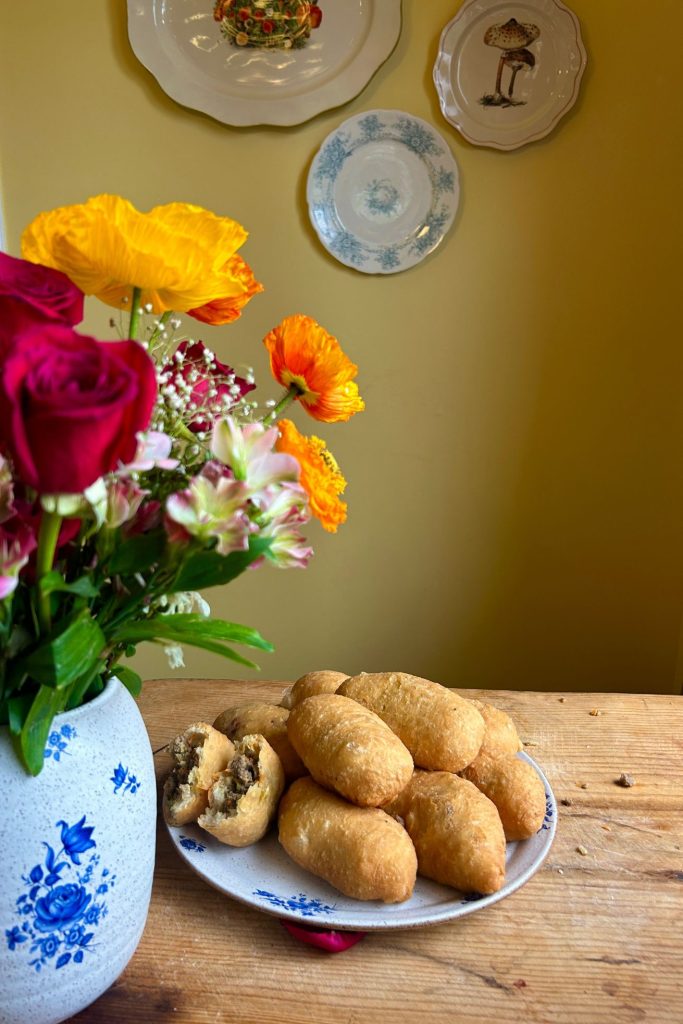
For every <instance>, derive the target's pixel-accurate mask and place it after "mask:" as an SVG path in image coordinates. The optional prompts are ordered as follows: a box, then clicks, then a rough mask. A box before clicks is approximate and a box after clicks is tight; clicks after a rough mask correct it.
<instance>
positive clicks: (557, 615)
mask: <svg viewBox="0 0 683 1024" xmlns="http://www.w3.org/2000/svg"><path fill="white" fill-rule="evenodd" d="M328 2H336V3H341V2H343V0H328ZM208 3H210V0H207V4H208ZM323 6H324V5H323ZM457 7H458V4H457V3H455V2H453V0H429V2H419V0H405V2H404V25H403V31H402V35H401V39H400V42H399V44H398V47H397V49H396V50H395V52H394V53H393V55H392V56H391V58H390V59H389V60H388V61H387V63H386V64H385V65H384V66H383V67H382V68H381V69H380V70H379V72H378V73H377V74H376V76H375V77H374V78H373V79H372V81H371V82H370V84H369V85H368V86H367V87H366V89H365V90H364V91H363V92H362V94H361V95H360V96H359V97H358V98H357V99H355V100H354V101H353V102H351V103H349V104H347V105H346V106H345V107H343V108H340V109H336V110H331V111H328V112H326V113H324V114H322V115H320V116H318V117H316V118H315V119H314V120H312V121H310V122H308V123H306V124H304V125H301V126H298V127H294V128H291V129H277V128H267V127H262V128H261V127H257V128H248V129H234V128H230V127H228V126H226V125H223V124H220V123H217V122H215V121H213V120H211V119H210V118H209V117H207V116H204V115H203V114H200V113H196V112H193V111H191V110H187V109H184V108H183V107H181V106H178V105H177V104H176V103H174V102H173V101H172V100H170V99H169V98H168V97H167V96H166V95H165V93H164V92H163V91H162V90H161V88H160V87H159V86H158V85H157V84H156V81H155V80H154V79H153V78H152V77H151V76H150V75H149V74H148V73H147V71H146V70H145V69H144V68H143V67H142V66H141V64H139V63H138V61H137V60H136V58H135V57H134V55H133V53H132V51H131V49H130V45H129V43H128V38H127V29H126V5H125V3H123V2H122V0H117V2H114V0H109V2H93V0H56V2H54V3H52V4H50V5H46V4H45V3H44V2H42V0H41V2H38V0H22V2H21V3H10V2H7V0H5V2H4V3H3V4H2V5H1V6H0V46H1V53H0V76H1V78H2V82H3V101H2V111H1V113H0V125H1V127H0V159H1V161H2V164H1V167H2V193H3V196H4V205H5V220H6V239H7V247H8V249H9V251H10V252H12V253H15V254H17V253H18V252H19V236H20V233H21V230H22V228H23V226H24V225H25V224H26V223H28V221H30V220H31V219H32V217H33V216H34V215H35V214H36V213H37V212H38V211H40V210H43V209H47V208H51V207H53V206H58V205H63V204H66V203H73V202H79V201H82V200H84V199H86V198H87V197H88V196H89V195H93V194H95V193H98V192H106V191H109V192H116V193H119V194H121V195H124V196H126V197H127V198H129V199H130V200H132V201H133V202H134V203H135V204H136V205H137V206H139V207H140V208H142V209H147V208H149V207H151V206H153V205H156V204H158V203H163V202H169V201H172V200H183V201H189V202H194V203H198V204H200V205H203V206H206V207H208V208H210V209H212V210H214V211H215V212H216V213H220V214H225V215H230V216H232V217H234V218H235V219H237V220H239V221H241V222H242V223H243V224H244V225H245V226H246V227H247V228H248V230H249V231H250V233H251V234H250V239H249V241H248V242H247V244H246V246H245V247H244V249H243V250H242V252H243V255H244V256H245V258H246V259H247V260H248V261H249V262H250V263H251V265H252V266H253V268H254V269H255V272H256V274H257V276H258V277H259V278H260V279H261V280H262V281H263V282H265V284H266V288H267V291H266V292H265V293H264V294H263V295H262V296H259V297H257V298H256V299H255V300H254V301H253V302H252V304H251V305H250V306H249V307H248V309H247V311H246V313H245V315H244V316H243V318H242V320H241V321H240V322H239V323H237V324H236V325H233V326H231V327H225V328H219V329H213V330H211V329H208V330H207V331H206V332H205V340H207V342H209V343H211V344H213V345H214V346H215V347H216V348H217V350H218V352H219V355H220V358H222V359H225V360H232V361H233V362H237V363H245V362H247V363H250V364H252V365H253V366H254V367H255V370H256V374H257V379H258V380H260V382H261V385H262V389H261V390H262V397H267V396H269V395H270V394H271V393H272V394H275V393H276V391H275V389H274V388H273V389H272V392H271V389H270V387H269V379H268V369H267V361H266V358H265V352H264V350H263V346H262V344H261V339H262V338H263V336H264V334H265V333H266V332H267V331H268V330H269V329H270V328H271V327H272V326H274V325H275V324H276V323H277V322H278V321H279V320H280V319H281V318H282V317H283V316H284V315H286V314H289V313H292V312H305V313H308V314H310V315H311V316H313V317H315V318H316V319H317V320H319V321H320V322H321V323H322V324H323V325H325V326H326V327H327V328H328V330H330V331H331V332H332V333H334V334H336V335H337V337H339V339H340V340H341V342H342V344H343V346H344V348H345V350H346V351H347V353H348V354H349V355H350V356H351V358H352V359H353V360H354V361H356V362H357V363H358V364H359V365H360V368H361V372H360V377H359V381H360V386H361V391H362V393H363V395H364V397H365V399H366V402H367V411H366V412H365V413H364V414H363V415H361V416H357V417H355V419H354V420H352V421H351V422H350V423H349V424H346V425H344V424H339V425H333V426H329V427H326V426H322V425H321V426H320V427H319V428H318V429H317V430H316V432H317V433H319V434H321V435H322V436H324V437H325V438H326V439H327V441H328V443H329V444H330V446H331V448H332V450H333V451H334V453H335V455H336V456H337V458H338V460H339V462H340V464H341V466H342V468H343V470H344V471H345V473H346V475H347V477H348V480H349V486H348V489H347V494H346V497H347V498H348V502H349V508H350V516H349V521H348V523H347V524H346V525H345V526H344V527H342V528H341V530H340V531H339V533H338V534H337V535H336V536H330V535H327V534H324V533H323V531H322V530H321V529H319V528H317V524H315V526H314V527H313V528H311V529H310V530H309V536H310V537H311V538H312V540H313V543H314V545H315V548H316V557H315V558H314V560H313V561H312V563H311V565H310V566H309V568H308V569H307V570H306V571H305V572H299V571H290V572H282V571H277V570H274V569H270V568H264V569H261V570H258V571H253V572H250V573H249V574H248V575H246V576H245V577H243V578H242V579H241V580H240V581H238V582H236V583H234V584H233V585H232V586H230V587H229V588H226V589H224V590H223V591H214V592H210V593H209V594H208V595H207V596H209V598H210V600H211V602H212V605H213V608H214V611H215V612H216V613H220V614H221V615H223V616H225V617H228V618H233V619H235V620H237V621H243V622H247V623H249V624H250V625H254V626H257V627H258V628H260V629H261V631H262V632H263V633H264V634H265V636H267V637H268V638H269V639H271V640H272V641H273V642H274V643H275V645H276V653H275V654H273V655H270V656H268V655H266V656H264V657H263V658H262V668H263V672H264V674H265V675H266V676H270V677H283V678H284V677H296V676H298V675H299V674H301V673H303V672H305V671H307V670H310V669H314V668H322V667H329V668H339V669H342V670H345V671H347V672H356V671H359V670H361V669H366V670H382V669H401V670H405V671H411V672H415V673H417V674H420V675H424V676H428V677H430V678H433V679H437V680H439V681H442V682H444V683H448V684H455V685H462V686H483V687H487V686H490V687H509V688H522V689H570V690H571V689H585V690H631V691H652V692H678V691H679V690H680V685H681V671H682V669H681V660H682V659H681V656H680V654H679V645H680V637H681V614H682V610H683V536H682V532H681V510H682V508H683V473H682V464H681V445H682V439H683V432H682V429H681V428H682V427H683V422H682V420H683V417H682V406H681V399H680V394H681V379H682V378H681V371H682V369H683V366H682V359H681V330H680V319H681V317H680V286H679V275H680V273H681V262H682V261H681V238H682V237H683V223H682V220H683V218H682V216H681V194H680V189H681V170H682V162H681V156H682V151H681V150H682V147H681V137H682V134H683V132H682V124H683V101H682V96H683V83H681V81H680V66H679V62H678V61H677V59H676V56H675V52H674V51H672V50H671V45H672V44H668V45H667V40H668V39H672V38H676V37H677V36H680V34H681V32H682V31H683V5H681V3H680V0H652V2H651V3H650V4H648V5H647V10H646V9H645V7H644V6H643V4H642V3H639V4H636V3H635V2H632V0H600V2H599V3H596V2H594V0H574V2H573V9H574V11H575V12H576V14H577V15H578V17H579V18H580V20H581V24H582V31H583V37H584V42H585V44H586V47H587V50H588V54H589V67H588V70H587V72H586V74H585V76H584V79H583V85H582V89H581V93H580V96H579V100H578V103H577V104H576V106H575V107H574V109H573V111H572V112H571V113H570V114H569V115H568V116H566V117H565V118H564V119H563V120H562V121H561V122H560V124H559V126H558V128H556V130H555V131H554V132H553V133H552V134H551V135H550V136H549V137H548V138H546V139H545V140H543V141H541V142H537V143H534V144H533V145H530V146H527V147H525V148H522V149H519V150H516V151H514V152H510V153H503V152H497V151H494V150H491V149H485V148H477V147H474V146H471V145H469V144H468V143H466V142H465V141H464V140H463V139H462V138H461V137H460V135H459V133H458V132H457V131H456V130H455V129H454V128H451V126H450V125H448V124H447V123H446V122H445V121H444V120H443V118H442V116H441V114H440V111H439V107H438V102H437V97H436V94H435V90H434V87H433V84H432V66H433V63H434V58H435V56H436V50H437V44H438V39H439V34H440V31H441V29H442V27H443V26H444V25H445V23H446V22H447V21H448V20H449V19H450V18H451V17H452V16H453V14H454V13H455V11H456V10H457ZM383 107H384V108H399V109H403V110H406V111H408V112H409V113H412V114H416V115H418V116H420V117H423V118H425V119H427V120H428V121H430V122H431V123H432V124H434V125H435V126H436V127H437V128H438V129H439V130H440V131H441V132H442V134H443V135H444V136H445V138H446V139H447V140H448V142H449V143H450V146H451V148H452V150H453V153H454V154H455V156H456V159H457V161H458V163H459V167H460V171H461V183H462V198H461V205H460V209H459V212H458V216H457V219H456V222H455V225H454V227H453V229H452V231H451V232H450V234H449V235H448V237H447V238H446V240H445V241H444V243H443V244H442V245H441V246H440V248H439V249H437V251H436V252H435V253H434V254H433V255H432V256H431V257H429V258H428V259H426V260H425V261H424V262H423V263H421V264H420V265H418V266H417V267H415V268H413V269H411V270H409V271H407V272H404V273H401V274H397V275H394V276H389V277H385V278H381V277H371V276H367V275H363V274H360V273H356V272H354V271H353V270H349V269H347V268H345V267H343V266H342V265H341V264H339V263H337V262H336V261H335V260H333V259H332V258H331V257H329V256H327V254H326V253H325V252H324V251H323V250H322V248H321V246H320V244H319V243H318V241H317V238H316V237H315V235H314V233H313V231H312V229H311V227H310V225H309V223H308V215H307V209H306V203H305V182H306V174H307V171H308V167H309V165H310V161H311V159H312V158H313V155H314V154H315V152H316V151H317V149H318V147H319V146H320V144H321V142H322V141H323V139H324V138H325V137H326V136H327V134H328V133H329V132H330V131H332V130H333V129H334V128H336V127H337V125H338V124H339V123H340V122H341V121H342V120H343V119H344V118H346V117H349V116H350V115H352V114H355V113H358V112H360V111H365V110H371V109H374V108H383ZM91 301H92V303H93V304H92V305H91V306H89V312H88V318H87V320H86V327H87V328H89V329H90V330H91V331H93V332H94V333H99V334H100V336H103V337H104V336H109V334H108V329H107V326H106V325H107V320H108V312H106V311H104V309H103V308H102V307H98V306H97V303H95V302H94V300H91ZM297 422H298V424H299V426H300V428H301V429H303V430H306V431H310V429H311V428H313V429H315V427H316V425H314V424H313V423H312V422H311V421H309V420H307V419H305V418H304V416H303V415H299V416H298V417H297ZM137 664H138V666H139V668H140V669H141V670H142V671H143V673H144V674H145V675H146V676H152V675H166V674H168V668H167V666H166V663H165V659H164V657H163V654H162V653H161V652H160V651H158V650H156V649H151V650H143V651H141V652H140V654H139V655H138V658H137ZM237 671H238V672H239V673H240V674H244V675H249V674H250V673H248V672H242V670H239V669H238V670H237ZM186 672H187V674H193V675H205V676H218V675H221V674H227V675H229V674H234V670H233V669H231V666H230V665H229V663H224V662H222V661H220V660H219V659H218V658H214V657H212V656H209V655H203V654H194V653H193V652H191V651H188V652H187V670H186Z"/></svg>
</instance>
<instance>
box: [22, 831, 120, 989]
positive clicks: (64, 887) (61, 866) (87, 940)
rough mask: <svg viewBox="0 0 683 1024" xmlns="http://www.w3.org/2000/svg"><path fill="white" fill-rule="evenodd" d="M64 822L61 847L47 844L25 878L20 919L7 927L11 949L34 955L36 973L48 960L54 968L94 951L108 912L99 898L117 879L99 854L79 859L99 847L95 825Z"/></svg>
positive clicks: (57, 968)
mask: <svg viewBox="0 0 683 1024" xmlns="http://www.w3.org/2000/svg"><path fill="white" fill-rule="evenodd" d="M60 826H61V835H60V840H61V844H62V845H61V849H60V850H59V852H58V853H55V851H54V849H53V848H52V846H50V844H49V843H47V842H43V844H42V845H43V846H44V847H45V851H46V852H45V857H44V859H43V861H42V863H41V862H39V863H37V864H34V865H33V867H32V868H31V869H30V871H28V872H27V874H25V875H22V876H21V877H22V881H23V882H24V883H25V885H26V887H27V888H26V891H25V892H23V893H21V895H20V896H19V897H18V898H17V901H16V912H17V914H18V915H19V918H20V920H19V922H18V923H16V924H14V925H11V926H10V927H9V928H6V929H5V940H6V942H7V946H8V948H9V949H10V951H15V950H17V949H19V950H24V951H26V952H27V954H28V955H29V956H31V957H32V959H29V961H28V966H30V967H33V968H34V969H35V970H36V971H40V970H42V968H43V967H46V966H47V965H48V964H49V963H50V961H52V962H53V964H54V968H55V969H56V970H59V969H60V968H62V967H65V966H66V965H67V964H68V963H75V964H80V963H82V962H83V959H84V957H85V954H86V953H89V952H92V951H93V947H92V945H91V944H92V940H93V938H94V935H95V928H96V927H97V926H98V924H99V923H100V921H101V919H102V918H104V917H106V915H107V905H106V903H105V902H104V901H103V900H101V899H100V900H98V899H97V897H98V896H100V897H101V896H103V895H104V894H105V893H107V892H108V891H109V889H110V888H111V887H112V886H113V885H114V884H115V881H116V876H115V875H111V874H110V872H109V871H108V869H106V868H103V869H101V870H100V868H99V863H100V858H99V855H98V854H96V853H92V854H90V856H89V857H88V860H87V864H83V863H82V862H81V857H82V856H83V855H84V854H86V853H88V852H89V851H90V850H94V849H95V848H96V847H97V843H96V842H95V840H94V839H92V838H91V837H92V834H93V832H94V826H87V825H86V824H85V815H84V816H83V817H82V818H81V819H80V821H77V822H76V823H75V824H74V825H68V824H67V822H65V821H58V822H57V823H56V826H55V827H56V828H59V827H60ZM62 858H63V859H62ZM93 889H94V892H93V891H92V890H93ZM25 944H27V945H25ZM57 954H59V955H57Z"/></svg>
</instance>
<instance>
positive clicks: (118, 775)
mask: <svg viewBox="0 0 683 1024" xmlns="http://www.w3.org/2000/svg"><path fill="white" fill-rule="evenodd" d="M110 781H111V782H113V783H114V793H121V794H123V793H137V791H138V789H139V788H140V780H139V779H138V778H137V776H135V775H133V773H132V772H131V771H129V770H128V768H124V767H123V765H122V764H121V762H120V761H119V763H118V767H117V768H115V769H114V774H113V775H112V777H111V780H110Z"/></svg>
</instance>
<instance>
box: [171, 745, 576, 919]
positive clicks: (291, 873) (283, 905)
mask: <svg viewBox="0 0 683 1024" xmlns="http://www.w3.org/2000/svg"><path fill="white" fill-rule="evenodd" d="M518 756H519V757H520V758H522V759H523V760H525V761H528V762H529V764H531V765H533V767H534V768H535V769H536V771H537V772H538V774H539V776H540V777H541V780H542V781H543V783H544V785H545V795H546V814H545V820H544V822H543V825H542V827H541V829H540V831H539V832H537V833H536V835H535V836H532V837H531V839H526V840H524V842H519V843H508V845H507V865H506V877H505V885H504V886H503V888H502V889H500V891H499V892H496V893H493V894H492V895H491V896H474V895H472V894H470V895H465V894H463V893H460V892H456V891H455V890H454V889H449V888H448V887H447V886H445V885H439V884H438V883H437V882H430V881H429V879H427V878H418V880H417V883H416V885H415V890H414V892H413V895H412V896H411V898H410V899H409V900H406V902H405V903H380V902H374V901H373V902H367V903H366V902H360V901H359V900H352V899H349V898H348V897H347V896H342V894H341V893H340V892H337V890H336V889H333V888H332V886H331V885H328V884H327V882H324V881H323V880H322V879H320V878H316V877H315V876H314V875H311V874H309V873H308V872H307V871H304V870H303V869H302V868H300V867H299V866H298V865H297V864H295V863H294V861H293V860H290V858H289V857H288V856H287V854H286V853H285V851H284V850H283V849H282V847H281V846H280V844H279V843H278V840H277V836H276V835H275V834H274V833H273V832H271V833H270V835H268V836H267V837H266V838H265V839H262V840H261V842H260V843H256V844H255V845H254V846H247V847H244V848H243V849H234V848H232V847H230V846H224V845H223V844H221V843H219V842H218V840H217V839H214V838H213V836H211V835H209V833H208V832H205V831H204V830H203V829H201V828H199V826H198V825H187V826H184V827H183V828H171V827H170V826H167V828H168V832H169V835H170V836H171V840H172V842H173V845H174V846H175V848H176V850H177V851H178V853H179V854H180V856H181V857H182V858H183V860H184V861H186V863H187V864H189V866H190V867H191V868H192V870H193V871H195V872H196V873H197V874H198V875H199V876H200V878H203V879H204V881H205V882H208V883H209V884H210V885H213V886H214V887H215V888H216V889H218V890H219V892H222V893H224V894H225V895H226V896H231V897H232V898H233V899H236V900H239V902H240V903H246V904H247V905H249V906H251V907H254V908H256V909H257V910H263V911H265V912H266V913H269V914H275V915H276V916H277V917H281V918H284V919H285V920H287V921H295V922H298V923H300V924H309V925H310V924H315V925H318V926H320V927H322V928H333V929H335V930H337V929H339V930H343V929H351V930H354V929H359V930H361V931H383V930H386V929H390V928H416V927H419V926H422V925H429V924H438V923H439V922H441V921H450V920H452V919H453V918H457V917H463V916H464V915H465V914H472V913H473V912H474V911H475V910H482V909H483V908H484V907H488V906H490V905H491V904H492V903H497V902H498V900H502V899H504V898H505V897H506V896H509V895H510V894H511V893H513V892H515V890H517V889H519V888H520V886H522V885H524V883H525V882H528V880H529V879H530V878H531V877H532V875H534V874H535V873H536V872H537V871H538V869H539V868H540V867H541V865H542V863H543V861H544V860H545V858H546V856H547V855H548V851H549V850H550V847H551V845H552V842H553V839H554V837H555V829H556V827H557V804H556V802H555V797H554V796H553V793H552V790H551V789H550V785H549V783H548V780H547V779H546V777H545V775H544V774H543V772H542V771H541V769H540V768H539V766H538V765H537V764H536V762H535V761H533V760H532V759H531V758H530V757H529V756H528V755H527V754H519V755H518Z"/></svg>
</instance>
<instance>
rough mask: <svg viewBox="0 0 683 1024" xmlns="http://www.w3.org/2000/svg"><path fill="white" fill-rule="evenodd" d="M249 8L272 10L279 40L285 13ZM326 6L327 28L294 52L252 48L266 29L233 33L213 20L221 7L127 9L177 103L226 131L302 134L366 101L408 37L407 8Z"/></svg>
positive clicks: (353, 2)
mask: <svg viewBox="0 0 683 1024" xmlns="http://www.w3.org/2000/svg"><path fill="white" fill-rule="evenodd" d="M224 6H225V5H224ZM241 6H243V7H244V8H245V9H247V8H249V9H251V8H253V9H254V11H255V12H256V13H257V14H258V13H259V12H260V11H261V10H263V13H264V14H267V11H268V10H271V9H272V10H273V12H274V13H273V16H272V17H271V19H270V20H271V21H272V22H273V26H274V27H273V33H271V34H272V35H275V36H277V33H278V32H279V31H280V27H282V26H279V25H276V21H277V19H276V18H275V17H274V15H275V14H277V13H278V11H277V10H276V7H277V8H278V9H279V7H280V6H281V5H280V4H277V3H275V2H273V3H272V4H270V5H269V4H266V3H261V2H259V0H253V2H252V0H249V2H247V3H245V4H244V5H241ZM290 6H292V7H293V8H296V7H297V6H301V7H302V10H303V9H304V7H305V5H303V4H301V5H297V4H294V5H290ZM318 6H319V11H320V12H321V13H322V20H321V21H320V23H319V24H317V23H316V24H315V25H314V26H313V25H311V28H312V31H310V33H309V34H308V35H307V36H306V38H304V37H301V38H298V37H296V35H295V34H294V35H292V36H291V39H290V40H289V42H290V43H291V45H289V46H287V45H286V44H287V39H286V38H284V37H283V39H281V40H280V43H281V44H282V45H277V46H265V45H251V44H252V43H253V42H256V41H260V42H262V41H263V39H264V38H265V36H264V32H263V30H262V29H260V30H259V31H258V32H256V30H255V28H254V26H253V25H252V24H251V21H254V20H260V21H261V24H263V20H264V19H260V18H258V19H244V21H243V22H240V24H239V25H238V26H237V28H239V29H240V30H242V29H245V31H239V32H235V33H233V32H232V27H233V23H232V22H230V31H228V22H227V20H226V19H225V17H224V18H223V19H222V20H218V21H217V20H216V19H215V17H214V9H216V10H217V15H221V14H223V15H225V13H226V12H225V10H224V8H220V9H218V5H217V4H216V3H215V0H128V35H129V38H130V42H131V46H132V48H133V51H134V53H135V55H136V57H137V58H138V60H139V61H140V62H141V63H142V64H144V66H145V67H146V68H147V69H148V70H149V71H151V73H152V74H153V75H154V77H155V78H156V79H157V81H158V82H159V85H160V86H161V87H162V89H163V90H164V91H165V92H166V93H168V95H169V96H170V97H171V98H172V99H174V100H176V101H177V102H178V103H182V104H184V105H185V106H187V107H192V108H193V109H195V110H202V111H203V112H204V113H206V114H210V115H211V116H212V117H215V118H216V119H217V120H218V121H222V122H223V123H224V124H230V125H255V124H272V125H293V124H300V123H301V122H302V121H306V120H308V119H309V118H311V117H314V116H315V115H316V114H319V113H320V112H321V111H323V110H328V109H330V108H331V107H337V106H339V105H340V104H342V103H346V102H348V101H349V100H350V99H353V97H354V96H357V95H358V94H359V93H360V92H361V91H362V90H363V89H364V88H365V86H366V85H367V83H368V81H369V80H370V78H371V77H372V75H373V74H374V73H375V71H376V70H377V69H378V68H379V66H380V65H381V64H382V63H383V62H384V61H385V60H386V59H387V57H389V55H390V54H391V52H392V50H393V49H394V47H395V45H396V43H397V41H398V37H399V34H400V31H401V0H318ZM252 13H253V12H252ZM286 13H291V12H289V8H287V9H286V10H284V9H283V14H286ZM294 13H295V14H296V11H295V12H294ZM290 20H291V19H289V20H287V23H286V25H285V26H284V28H285V29H287V30H288V26H289V21H290ZM316 22H317V18H316ZM266 27H268V26H266ZM229 36H230V37H232V36H234V38H228V37H229ZM238 37H239V41H236V40H237V39H238Z"/></svg>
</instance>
